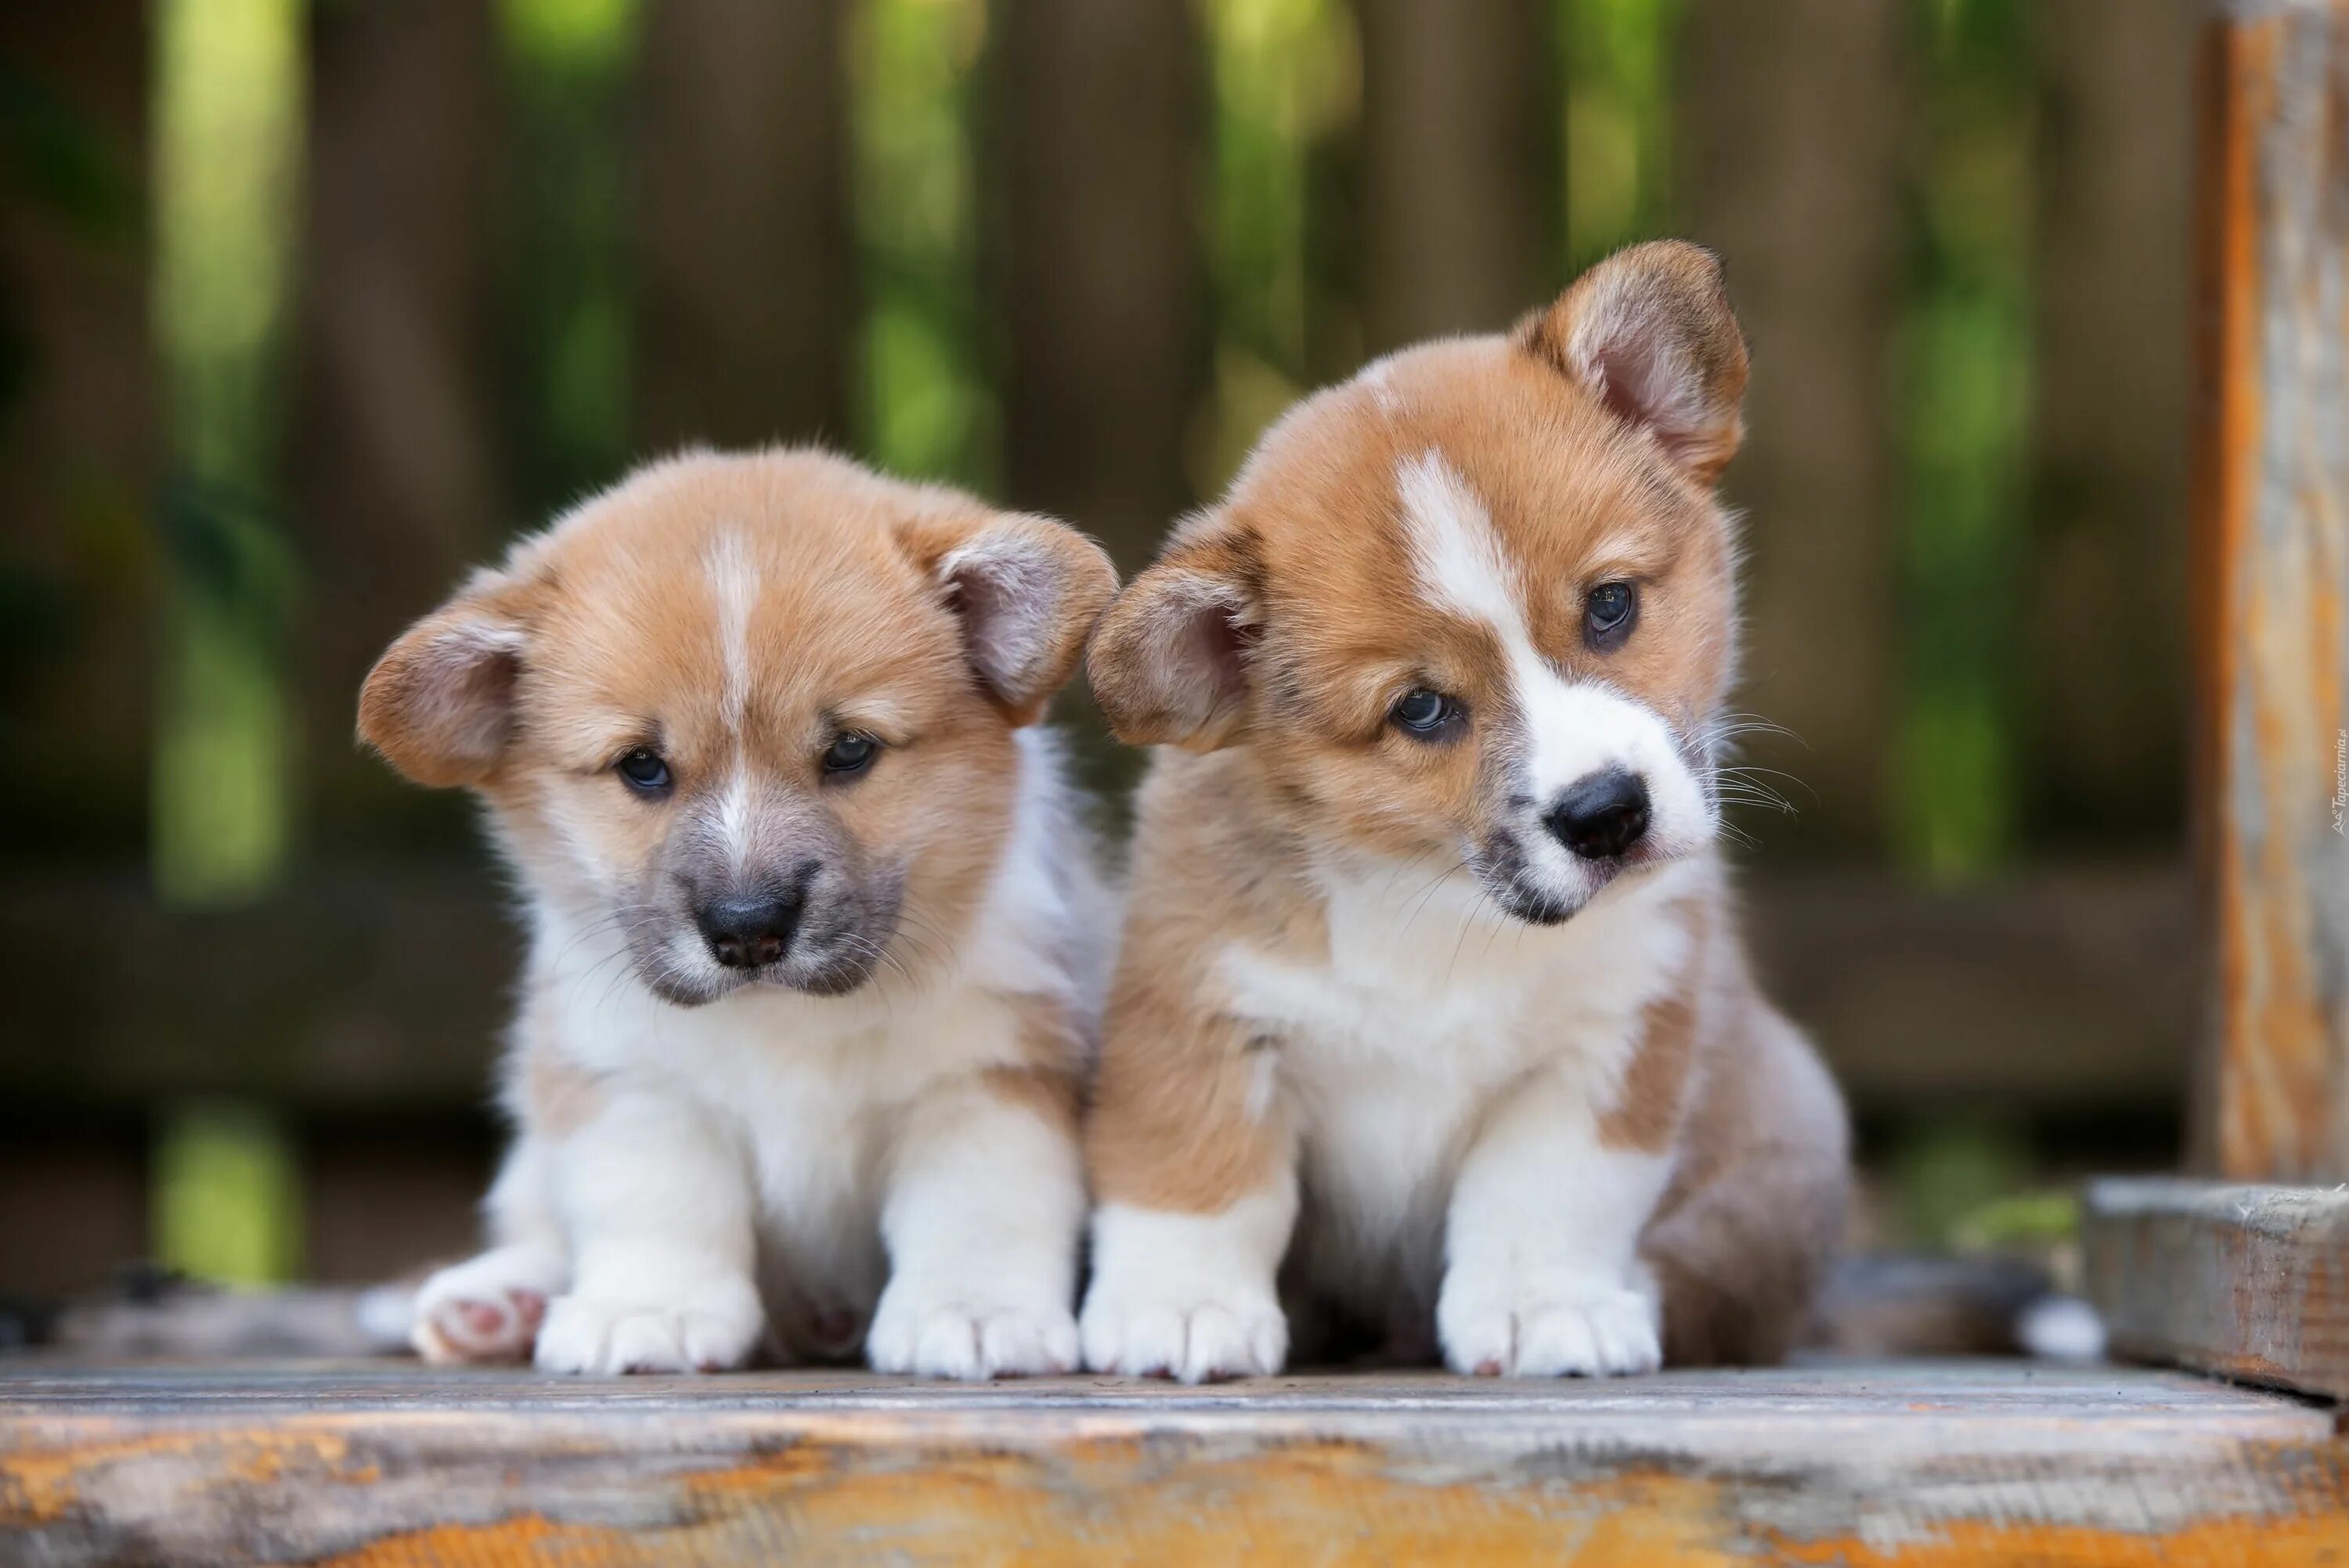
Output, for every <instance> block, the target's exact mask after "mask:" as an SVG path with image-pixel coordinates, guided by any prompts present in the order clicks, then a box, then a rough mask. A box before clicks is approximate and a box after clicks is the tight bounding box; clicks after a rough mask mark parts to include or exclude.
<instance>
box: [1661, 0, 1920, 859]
mask: <svg viewBox="0 0 2349 1568" xmlns="http://www.w3.org/2000/svg"><path fill="white" fill-rule="evenodd" d="M1903 15H1904V7H1901V6H1899V5H1883V4H1880V3H1879V0H1775V3H1774V4H1771V5H1753V4H1751V3H1750V0H1689V4H1688V5H1687V8H1686V16H1685V20H1684V21H1683V22H1682V28H1681V37H1682V63H1681V71H1680V80H1679V88H1680V90H1679V104H1680V123H1679V126H1678V128H1677V129H1678V139H1677V141H1676V143H1675V148H1676V151H1677V153H1678V157H1679V166H1680V170H1681V174H1680V191H1679V195H1680V201H1681V204H1682V209H1683V211H1685V212H1686V214H1687V217H1688V221H1689V232H1690V234H1691V236H1692V237H1693V238H1695V239H1697V240H1700V241H1702V242H1704V243H1705V244H1708V245H1711V246H1713V247H1714V248H1715V249H1717V250H1718V251H1719V252H1720V253H1721V255H1722V261H1723V265H1724V266H1725V267H1726V269H1727V272H1728V278H1729V292H1730V297H1731V299H1732V301H1733V303H1734V304H1736V306H1737V311H1738V315H1739V318H1740V319H1741V320H1742V321H1743V322H1744V325H1745V331H1746V335H1747V336H1748V337H1749V338H1750V339H1751V340H1752V343H1753V350H1754V379H1753V382H1752V385H1751V386H1750V387H1749V388H1748V391H1747V396H1746V404H1745V410H1746V421H1747V426H1748V438H1747V442H1746V446H1745V449H1744V451H1742V452H1740V453H1739V454H1738V457H1737V459H1736V461H1734V462H1733V463H1732V464H1731V465H1730V466H1729V469H1728V470H1727V472H1726V473H1725V474H1724V475H1723V489H1724V492H1725V494H1726V495H1727V497H1728V499H1729V500H1730V502H1731V503H1732V504H1733V505H1734V506H1736V507H1738V508H1740V509H1742V510H1743V511H1744V515H1745V519H1746V521H1745V534H1746V539H1747V542H1748V545H1749V550H1748V557H1749V559H1748V565H1747V568H1746V571H1745V574H1744V590H1743V593H1742V597H1743V600H1744V613H1745V624H1746V650H1745V656H1744V659H1743V660H1742V661H1741V664H1742V667H1743V669H1744V671H1745V676H1746V678H1745V681H1744V685H1743V686H1741V688H1740V691H1739V695H1738V697H1737V701H1738V703H1739V705H1740V706H1741V707H1744V708H1748V709H1751V710H1752V711H1754V713H1757V714H1761V715H1764V716H1766V717H1768V718H1770V719H1771V720H1773V721H1775V723H1777V724H1780V725H1783V726H1785V728H1786V729H1787V730H1789V731H1791V732H1792V734H1791V735H1781V734H1777V733H1764V734H1757V735H1754V736H1750V737H1748V738H1745V739H1744V741H1742V742H1741V746H1740V749H1741V750H1742V751H1743V752H1744V757H1745V759H1746V760H1748V761H1750V762H1752V763H1754V765H1756V766H1758V767H1764V768H1771V769H1779V770H1782V771H1783V772H1784V773H1786V774H1791V775H1792V776H1793V778H1794V779H1796V780H1799V783H1798V784H1790V783H1789V782H1788V780H1787V779H1783V778H1772V777H1771V776H1769V775H1764V776H1763V777H1764V779H1765V780H1766V781H1767V782H1770V783H1772V784H1774V785H1776V786H1779V787H1780V788H1781V791H1782V792H1783V793H1785V795H1787V796H1788V797H1789V798H1790V799H1793V800H1794V802H1795V804H1796V805H1797V806H1799V807H1800V808H1801V813H1802V814H1801V815H1800V816H1799V817H1797V818H1795V819H1793V820H1787V821H1784V822H1776V821H1774V822H1772V823H1771V824H1770V825H1769V828H1768V830H1767V832H1766V834H1765V836H1764V841H1763V853H1764V855H1765V856H1768V857H1770V858H1771V859H1773V860H1778V861H1793V860H1795V859H1796V858H1797V857H1798V856H1800V855H1802V854H1804V853H1806V852H1808V853H1810V854H1812V855H1814V856H1818V855H1821V854H1823V853H1832V852H1837V851H1841V852H1846V853H1850V852H1857V853H1862V854H1865V853H1868V852H1871V851H1876V850H1878V848H1880V846H1881V843H1882V840H1883V836H1884V826H1885V805H1886V799H1887V794H1888V790H1887V780H1886V776H1885V758H1887V757H1888V756H1889V755H1890V754H1891V749H1892V730H1893V723H1892V720H1893V702H1894V692H1893V683H1894V679H1895V676H1896V674H1897V669H1898V665H1897V663H1896V661H1894V660H1893V659H1891V658H1890V657H1889V656H1888V655H1889V651H1890V650H1891V649H1892V648H1893V647H1894V646H1895V645H1897V643H1898V641H1899V622H1898V620H1897V619H1896V616H1895V613H1894V599H1895V593H1894V590H1895V585H1896V583H1897V574H1896V561H1895V552H1894V545H1895V542H1896V541H1897V539H1898V537H1899V535H1898V531H1897V529H1896V526H1895V517H1894V506H1893V503H1894V494H1893V472H1892V466H1891V455H1892V452H1893V440H1892V435H1893V432H1892V428H1891V416H1892V412H1893V409H1894V407H1895V406H1894V404H1893V402H1892V400H1891V399H1889V397H1887V396H1886V392H1887V383H1886V375H1887V367H1888V366H1889V365H1890V364H1891V363H1892V351H1893V347H1894V343H1893V323H1894V318H1895V315H1896V313H1897V309H1898V306H1899V283H1900V277H1901V263H1902V250H1901V224H1902V217H1901V214H1902V211H1903V198H1902V191H1901V178H1900V176H1901V149H1902V138H1901V124H1902V119H1901V116H1902V92H1903V86H1904V80H1903V78H1904V67H1903V64H1902V60H1901V57H1900V34H1901V26H1902V17H1903ZM1823 606H1832V607H1833V608H1832V612H1831V613H1828V614H1822V607H1823Z"/></svg>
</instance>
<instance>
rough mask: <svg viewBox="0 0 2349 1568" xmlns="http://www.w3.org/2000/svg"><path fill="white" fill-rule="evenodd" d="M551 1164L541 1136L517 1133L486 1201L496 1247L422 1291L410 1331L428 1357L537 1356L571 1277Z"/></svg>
mask: <svg viewBox="0 0 2349 1568" xmlns="http://www.w3.org/2000/svg"><path fill="white" fill-rule="evenodd" d="M548 1163H549V1161H548V1155H547V1151H546V1150H545V1148H544V1147H543V1145H542V1144H541V1143H540V1142H539V1140H536V1139H534V1138H533V1137H531V1136H530V1135H529V1134H528V1133H524V1134H523V1135H522V1136H521V1137H519V1138H517V1139H516V1140H514V1146H513V1148H512V1149H511V1150H508V1151H507V1154H506V1158H505V1163H504V1164H503V1165H502V1167H500V1169H499V1171H498V1179H497V1181H495V1182H493V1183H492V1185H491V1187H490V1195H489V1199H488V1201H487V1202H485V1203H484V1204H483V1205H482V1208H483V1210H484V1211H485V1212H486V1214H487V1216H488V1221H489V1225H488V1229H489V1234H490V1243H491V1244H490V1250H489V1251H487V1252H485V1253H481V1255H480V1256H479V1257H475V1258H471V1259H468V1260H467V1261H466V1262H464V1263H461V1264H454V1265H453V1266H451V1267H449V1268H445V1269H442V1270H440V1271H439V1272H438V1273H437V1274H433V1275H432V1277H431V1278H429V1279H428V1280H426V1281H425V1282H424V1288H423V1289H422V1290H420V1291H419V1292H417V1295H416V1321H415V1324H414V1326H413V1327H411V1328H410V1329H409V1340H410V1342H411V1343H413V1344H414V1345H415V1346H416V1350H417V1353H418V1354H419V1355H420V1356H422V1357H424V1359H425V1360H427V1361H430V1362H434V1363H436V1364H440V1365H450V1364H453V1363H461V1362H481V1363H502V1364H514V1363H520V1362H525V1361H528V1360H529V1359H530V1357H531V1348H532V1346H533V1344H534V1343H535V1342H536V1340H537V1338H538V1326H539V1324H540V1322H541V1320H543V1318H544V1317H545V1315H546V1304H547V1303H548V1302H549V1301H551V1300H553V1299H554V1297H555V1296H556V1295H559V1294H560V1293H561V1292H562V1290H563V1288H564V1284H567V1283H568V1282H569V1279H570V1276H571V1264H570V1259H569V1256H568V1255H567V1253H566V1249H565V1248H564V1243H563V1224H562V1222H561V1220H560V1219H559V1218H558V1217H557V1216H556V1214H555V1212H554V1194H553V1192H552V1191H550V1190H549V1182H550V1180H551V1178H550V1174H549V1171H548V1169H547V1167H548Z"/></svg>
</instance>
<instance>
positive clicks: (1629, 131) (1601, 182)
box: [1557, 0, 1682, 273]
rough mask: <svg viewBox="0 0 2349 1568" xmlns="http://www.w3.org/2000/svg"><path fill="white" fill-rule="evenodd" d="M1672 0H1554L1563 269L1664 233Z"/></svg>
mask: <svg viewBox="0 0 2349 1568" xmlns="http://www.w3.org/2000/svg"><path fill="white" fill-rule="evenodd" d="M1681 8H1682V7H1681V0H1563V3H1562V4H1561V5H1560V6H1559V10H1560V15H1559V23H1560V25H1559V26H1558V27H1557V36H1558V37H1559V39H1560V40H1561V41H1562V43H1563V45H1564V50H1565V61H1564V65H1565V77H1566V102H1565V105H1564V109H1563V113H1562V114H1561V115H1560V117H1559V123H1560V134H1561V135H1562V136H1563V138H1564V145H1563V148H1562V154H1563V159H1562V162H1563V167H1564V168H1565V170H1566V238H1567V269H1568V272H1569V273H1578V272H1580V271H1581V270H1582V269H1583V268H1585V267H1587V266H1588V265H1590V264H1591V263H1593V262H1596V261H1598V260H1599V258H1601V257H1602V256H1605V255H1606V254H1607V253H1609V251H1612V250H1615V249H1617V248H1619V246H1622V245H1626V244H1629V243H1630V242H1632V241H1635V240H1646V239H1654V238H1655V237H1657V236H1658V235H1661V234H1666V233H1670V232H1672V229H1673V203H1672V162H1671V160H1672V144H1671V125H1672V112H1673V108H1674V103H1673V98H1672V68H1673V65H1674V46H1675V45H1676V43H1677V41H1678V36H1679V30H1680V23H1681Z"/></svg>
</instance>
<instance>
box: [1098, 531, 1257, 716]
mask: <svg viewBox="0 0 2349 1568" xmlns="http://www.w3.org/2000/svg"><path fill="white" fill-rule="evenodd" d="M1257 576H1258V573H1257V562H1256V552H1255V544H1254V541H1253V539H1252V538H1251V537H1250V536H1249V534H1248V533H1247V531H1246V530H1245V529H1243V528H1241V527H1240V526H1239V525H1238V524H1237V523H1235V522H1233V521H1230V520H1229V519H1228V518H1213V519H1209V520H1207V521H1204V522H1199V523H1194V524H1193V525H1191V526H1190V527H1189V528H1187V529H1185V531H1183V532H1181V533H1179V534H1177V535H1176V536H1175V539H1174V542H1173V543H1172V544H1170V545H1168V546H1167V548H1166V550H1165V552H1164V553H1163V554H1162V555H1160V556H1159V558H1158V560H1157V562H1156V563H1155V564H1154V565H1153V566H1152V567H1150V569H1149V570H1148V571H1146V572H1144V573H1142V574H1141V575H1140V576H1139V577H1136V578H1135V579H1134V580H1133V582H1132V583H1129V584H1127V586H1126V590H1125V592H1124V593H1120V594H1119V595H1118V596H1117V603H1114V604H1112V605H1111V606H1110V607H1109V614H1106V615H1104V616H1102V624H1101V628H1100V630H1098V631H1096V632H1095V633H1094V634H1093V641H1092V648H1091V649H1090V650H1088V652H1087V653H1086V655H1085V671H1086V674H1087V675H1088V676H1091V677H1092V686H1093V696H1094V698H1095V700H1097V701H1098V702H1099V703H1100V704H1101V707H1102V712H1103V713H1104V714H1106V715H1108V716H1109V722H1110V727H1111V728H1112V729H1114V730H1115V731H1116V732H1117V738H1119V739H1120V740H1123V741H1124V742H1125V743H1126V744H1128V745H1129V746H1180V747H1182V748H1184V749H1185V750H1188V751H1215V750H1217V749H1219V748H1223V747H1225V746H1227V745H1229V744H1230V743H1231V742H1232V741H1233V740H1235V739H1237V738H1238V736H1239V732H1240V730H1241V728H1242V727H1243V725H1244V723H1245V721H1246V719H1247V689H1248V668H1247V650H1248V648H1249V645H1251V644H1253V643H1254V642H1255V640H1256V635H1257V630H1258V629H1259V627H1260V626H1261V624H1262V605H1261V599H1260V596H1259V591H1258V587H1257Z"/></svg>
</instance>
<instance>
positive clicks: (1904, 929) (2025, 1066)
mask: <svg viewBox="0 0 2349 1568" xmlns="http://www.w3.org/2000/svg"><path fill="white" fill-rule="evenodd" d="M1744 900H1745V903H1747V905H1748V906H1749V910H1750V914H1751V918H1750V919H1749V921H1748V926H1749V929H1751V930H1752V931H1753V932H1754V940H1755V948H1756V954H1757V958H1758V961H1759V964H1760V966H1761V968H1762V971H1763V973H1764V975H1765V976H1766V977H1767V979H1768V980H1769V982H1770V985H1771V987H1772V991H1773V994H1774V995H1777V996H1778V997H1779V998H1780V999H1781V1000H1782V1001H1783V1002H1785V1004H1786V1006H1788V1007H1789V1008H1790V1009H1791V1010H1792V1011H1793V1013H1794V1015H1795V1016H1796V1017H1798V1018H1801V1019H1802V1020H1804V1022H1805V1024H1806V1026H1810V1027H1812V1028H1813V1029H1814V1030H1815V1031H1816V1034H1817V1035H1818V1037H1819V1038H1820V1040H1821V1041H1822V1043H1823V1045H1824V1047H1825V1048H1826V1052H1827V1055H1828V1057H1829V1059H1830V1061H1831V1062H1832V1063H1833V1065H1834V1067H1835V1068H1836V1071H1837V1075H1838V1076H1839V1077H1840V1078H1841V1079H1842V1081H1843V1083H1844V1085H1845V1088H1846V1089H1847V1092H1849V1093H1850V1095H1851V1096H1852V1098H1853V1099H1855V1101H1856V1102H1857V1103H1858V1104H1859V1105H1860V1106H1861V1107H1862V1108H1863V1109H1897V1108H1899V1107H1901V1106H1904V1105H1915V1104H1917V1103H1919V1102H1920V1101H1921V1100H1929V1099H1930V1100H1931V1101H1933V1102H1935V1103H1939V1104H1948V1103H1950V1102H1951V1101H1952V1100H1957V1099H1972V1100H1975V1101H1979V1102H1984V1103H1992V1102H1994V1103H1997V1104H1999V1105H2001V1106H2002V1107H2004V1108H2006V1109H2017V1110H2023V1109H2061V1108H2064V1107H2106V1108H2109V1107H2110V1106H2112V1105H2114V1104H2116V1103H2134V1104H2138V1105H2176V1104H2178V1103H2179V1101H2180V1099H2181V1098H2182V1096H2183V1093H2184V1088H2185V1080H2186V1071H2187V1062H2188V1057H2189V1050H2190V1047H2191V1044H2192V1036H2193V1028H2194V1008H2193V1000H2194V984H2193V982H2194V968H2193V962H2192V959H2193V954H2194V951H2195V937H2194V932H2193V919H2192V905H2191V901H2190V898H2189V891H2188V886H2187V881H2186V878H2185V875H2184V873H2183V871H2182V869H2181V868H2179V867H2178V866H2175V865H2165V864H2162V863H2160V862H2148V863H2145V864H2141V865H2137V866H2119V867H2068V868H2065V867H2051V868H2047V869H2045V870H2043V871H2041V872H2036V873H2034V874H2033V875H2031V876H2028V877H2018V878H2016V879H2015V880H2013V881H2012V882H2005V883H2001V884H1996V885H1992V886H1988V887H1983V888H1977V889H1969V890H1966V891H1963V892H1930V891H1926V890H1921V889H1918V888H1914V887H1909V886H1906V885H1903V884H1901V883H1899V882H1896V881H1895V880H1893V879H1891V878H1889V877H1888V876H1885V875H1882V874H1878V873H1857V872H1833V873H1830V872H1815V873H1808V874H1804V875H1799V876H1796V875H1791V874H1780V875H1777V876H1770V877H1758V878H1756V879H1754V882H1753V883H1752V884H1751V886H1750V887H1748V888H1747V889H1746V890H1745V891H1744ZM92 931H105V932H109V933H111V934H113V935H114V939H115V940H116V941H118V942H119V943H120V944H122V948H123V950H124V951H126V952H136V953H139V954H141V957H140V962H139V964H138V965H137V966H136V968H135V970H134V971H133V972H132V973H130V974H129V975H122V976H109V977H105V978H103V979H102V980H101V979H82V978H80V977H81V976H83V975H86V974H87V973H88V971H87V968H86V965H84V963H83V960H84V959H85V957H86V954H87V934H88V933H89V932H92ZM519 963H520V952H519V944H518V943H517V940H516V937H515V934H514V928H513V926H512V923H511V922H510V921H509V920H508V919H507V917H506V916H505V914H504V913H503V912H502V909H501V907H500V900H499V897H498V894H497V891H496V886H495V882H494V881H493V879H492V876H491V874H490V872H488V871H487V869H486V868H483V869H480V870H472V871H467V870H460V869H455V868H450V869H445V870H437V871H435V870H423V871H418V872H406V873H398V874H393V873H373V874H360V873H356V872H347V873H343V874H339V875H328V874H326V873H323V872H322V873H319V874H317V875H316V876H314V877H312V878H310V879H308V880H306V881H305V882H302V883H300V884H299V885H297V886H295V887H294V888H292V889H289V890H288V891H287V892H286V893H285V895H284V896H283V897H281V898H278V899H275V900H273V901H272V902H270V903H267V904H264V905H262V906H259V907H256V908H254V909H250V910H238V911H220V912H212V913H177V914H175V913H167V912H164V911H162V910H160V909H158V908H156V907H155V905H154V903H152V901H151V900H150V898H149V897H148V896H147V895H146V894H145V892H144V891H143V890H142V889H141V888H140V887H139V886H138V885H136V884H135V883H133V882H129V881H127V880H126V881H123V882H106V881H103V880H98V879H77V878H55V879H51V878H19V879H12V880H9V881H6V882H0V1098H5V1097H10V1096H14V1097H18V1098H19V1102H20V1103H22V1104H27V1105H29V1104H33V1103H45V1104H47V1105H51V1106H57V1105H62V1104H80V1105H92V1106H99V1107H115V1108H120V1107H125V1106H131V1105H138V1104H141V1103H144V1102H145V1101H146V1100H147V1099H150V1098H152V1097H155V1096H171V1095H182V1094H191V1093H228V1094H245V1095H259V1096H263V1097H266V1098H270V1099H276V1100H282V1101H283V1102H285V1103H287V1104H289V1105H291V1106H294V1107H295V1108H336V1107H342V1108H348V1109H351V1110H353V1111H355V1112H365V1113H367V1114H369V1115H374V1116H380V1115H382V1114H385V1113H387V1112H390V1111H396V1110H398V1109H402V1108H415V1109H430V1108H435V1107H440V1108H447V1107H452V1106H460V1105H476V1104H479V1103H481V1097H482V1094H483V1091H484V1087H485V1086H486V1085H487V1083H488V1081H489V1078H488V1073H489V1059H490V1054H491V1051H492V1047H493V1046H494V1043H495V1041H496V1039H497V1038H498V1035H499V1031H500V1030H501V1029H502V1027H503V1025H504V1022H505V1014H506V1010H507V1001H506V998H507V996H508V994H509V988H510V987H511V985H512V981H513V976H514V975H515V973H516V972H517V965H519ZM61 977H62V978H61Z"/></svg>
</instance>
